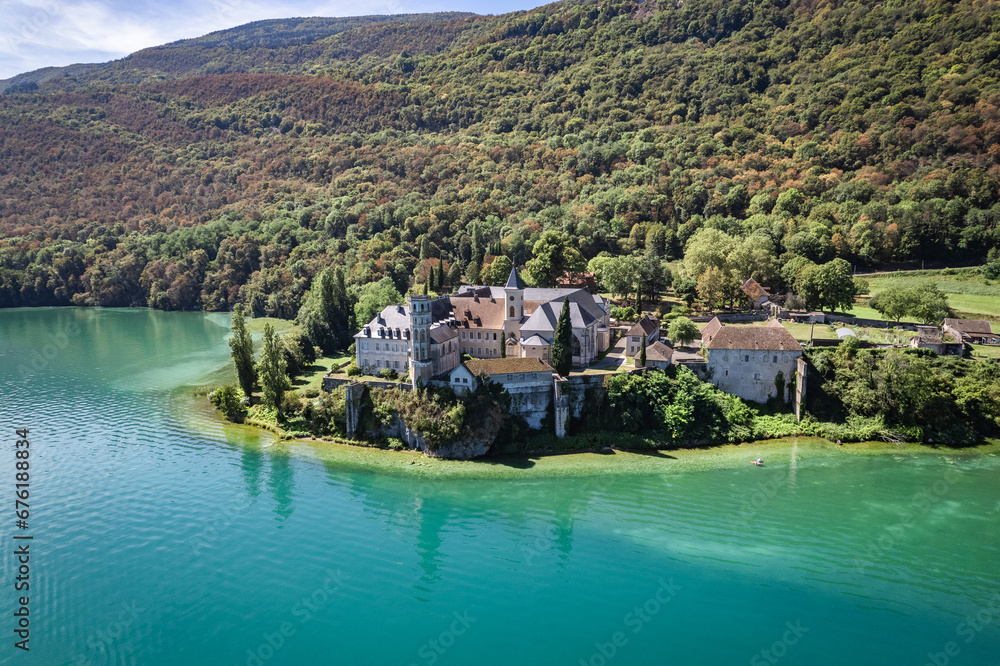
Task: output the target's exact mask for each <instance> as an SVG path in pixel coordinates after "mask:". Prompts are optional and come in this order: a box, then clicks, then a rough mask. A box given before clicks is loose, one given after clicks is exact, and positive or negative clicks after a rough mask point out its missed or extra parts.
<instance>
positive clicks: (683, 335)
mask: <svg viewBox="0 0 1000 666" xmlns="http://www.w3.org/2000/svg"><path fill="white" fill-rule="evenodd" d="M700 334H701V332H700V331H699V330H698V326H697V324H695V323H694V322H693V321H691V320H690V319H688V318H687V317H678V318H677V319H674V320H673V321H672V322H670V328H669V329H668V330H667V337H668V338H670V341H671V342H672V343H674V344H675V345H682V346H683V345H686V344H688V343H689V342H691V341H692V340H694V339H695V338H697V337H698V336H699V335H700Z"/></svg>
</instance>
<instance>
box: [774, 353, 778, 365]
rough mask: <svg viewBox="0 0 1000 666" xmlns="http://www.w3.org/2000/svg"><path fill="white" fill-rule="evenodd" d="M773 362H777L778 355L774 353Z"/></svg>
mask: <svg viewBox="0 0 1000 666" xmlns="http://www.w3.org/2000/svg"><path fill="white" fill-rule="evenodd" d="M774 362H775V363H777V362H778V355H777V354H775V355H774Z"/></svg>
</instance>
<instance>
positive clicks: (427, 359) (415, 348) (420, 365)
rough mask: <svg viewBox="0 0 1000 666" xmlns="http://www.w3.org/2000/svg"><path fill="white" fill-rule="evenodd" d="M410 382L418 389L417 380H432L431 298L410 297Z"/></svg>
mask: <svg viewBox="0 0 1000 666" xmlns="http://www.w3.org/2000/svg"><path fill="white" fill-rule="evenodd" d="M410 331H411V332H412V335H413V340H412V341H411V343H410V348H411V351H410V381H411V382H412V384H413V387H414V388H416V387H417V380H418V379H419V380H421V381H424V382H426V381H427V380H428V379H430V378H431V373H432V372H433V366H432V363H431V297H430V296H410Z"/></svg>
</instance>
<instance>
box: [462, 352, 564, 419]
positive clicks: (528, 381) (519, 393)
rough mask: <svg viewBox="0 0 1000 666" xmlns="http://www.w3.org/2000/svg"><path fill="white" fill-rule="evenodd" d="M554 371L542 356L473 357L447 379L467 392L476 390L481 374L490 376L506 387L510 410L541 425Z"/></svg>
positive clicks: (550, 395)
mask: <svg viewBox="0 0 1000 666" xmlns="http://www.w3.org/2000/svg"><path fill="white" fill-rule="evenodd" d="M554 373H555V370H553V369H552V366H551V365H549V364H548V363H546V362H545V361H543V360H542V359H540V358H492V359H472V360H469V361H464V362H462V363H461V364H459V365H458V366H457V367H456V368H455V369H454V370H452V371H451V373H450V374H449V377H448V383H449V385H450V386H451V387H452V390H454V391H455V392H456V393H465V392H467V391H474V390H476V387H477V386H478V385H479V379H480V377H488V378H489V379H490V380H491V381H494V382H497V383H498V384H500V385H501V386H503V387H504V389H506V390H507V393H508V394H509V395H510V411H511V414H516V415H518V416H521V417H523V418H524V420H525V421H527V423H528V426H529V427H532V428H540V427H541V425H542V421H544V419H545V417H546V415H547V414H548V412H549V406H550V405H551V404H552V395H553V391H554V390H555V386H554V384H553V375H554Z"/></svg>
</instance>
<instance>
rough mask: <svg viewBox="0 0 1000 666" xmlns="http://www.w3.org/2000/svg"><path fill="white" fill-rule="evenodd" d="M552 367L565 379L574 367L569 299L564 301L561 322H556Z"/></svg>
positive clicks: (560, 315) (560, 316) (560, 314)
mask: <svg viewBox="0 0 1000 666" xmlns="http://www.w3.org/2000/svg"><path fill="white" fill-rule="evenodd" d="M552 365H553V366H554V367H555V369H556V372H558V373H559V374H560V375H562V376H564V377H565V376H566V375H568V374H569V370H570V368H571V367H573V328H572V325H571V324H570V321H569V299H568V298H564V299H563V306H562V311H561V312H560V313H559V321H558V322H556V336H555V339H554V340H553V341H552Z"/></svg>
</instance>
